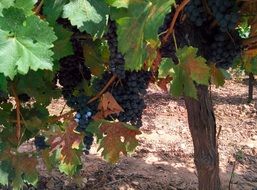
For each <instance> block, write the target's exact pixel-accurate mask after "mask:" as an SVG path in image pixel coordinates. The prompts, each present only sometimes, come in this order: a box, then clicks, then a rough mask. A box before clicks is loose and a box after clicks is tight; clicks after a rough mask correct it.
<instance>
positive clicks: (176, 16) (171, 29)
mask: <svg viewBox="0 0 257 190" xmlns="http://www.w3.org/2000/svg"><path fill="white" fill-rule="evenodd" d="M189 1H190V0H183V1H182V3H181V4H180V5H179V6H178V7H177V9H176V12H175V14H174V16H173V18H172V22H171V24H170V27H169V29H168V31H167V33H166V34H165V36H164V38H163V42H164V43H166V42H167V41H168V38H169V36H170V35H171V34H172V32H173V29H174V26H175V24H176V21H177V18H178V15H179V13H180V12H181V11H182V10H183V9H184V8H185V6H186V5H187V4H188V3H189Z"/></svg>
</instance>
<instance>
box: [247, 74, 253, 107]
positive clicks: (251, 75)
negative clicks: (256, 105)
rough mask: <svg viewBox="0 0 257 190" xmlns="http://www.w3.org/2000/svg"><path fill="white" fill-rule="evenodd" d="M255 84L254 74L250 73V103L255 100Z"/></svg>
mask: <svg viewBox="0 0 257 190" xmlns="http://www.w3.org/2000/svg"><path fill="white" fill-rule="evenodd" d="M253 86H254V75H253V73H249V82H248V103H250V102H251V101H252V100H253Z"/></svg>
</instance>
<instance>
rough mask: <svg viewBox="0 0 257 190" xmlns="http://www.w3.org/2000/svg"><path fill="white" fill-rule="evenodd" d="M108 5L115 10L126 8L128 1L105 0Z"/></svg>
mask: <svg viewBox="0 0 257 190" xmlns="http://www.w3.org/2000/svg"><path fill="white" fill-rule="evenodd" d="M105 1H106V3H108V4H109V5H111V6H113V7H116V8H128V5H129V1H128V0H105Z"/></svg>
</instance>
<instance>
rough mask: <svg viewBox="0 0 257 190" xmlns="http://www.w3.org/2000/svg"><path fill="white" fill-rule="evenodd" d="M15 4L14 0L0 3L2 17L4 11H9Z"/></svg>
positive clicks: (3, 0) (5, 0) (2, 0)
mask: <svg viewBox="0 0 257 190" xmlns="http://www.w3.org/2000/svg"><path fill="white" fill-rule="evenodd" d="M13 4H14V0H1V1H0V16H3V14H2V11H3V9H7V8H9V7H11V6H12V5H13Z"/></svg>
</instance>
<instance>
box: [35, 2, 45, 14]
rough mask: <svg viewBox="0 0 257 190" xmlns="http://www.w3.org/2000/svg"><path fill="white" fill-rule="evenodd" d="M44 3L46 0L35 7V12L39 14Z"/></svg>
mask: <svg viewBox="0 0 257 190" xmlns="http://www.w3.org/2000/svg"><path fill="white" fill-rule="evenodd" d="M43 4H44V0H41V1H40V3H39V4H38V6H37V7H36V9H35V14H36V15H38V14H39V13H40V10H41V8H42V6H43Z"/></svg>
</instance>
